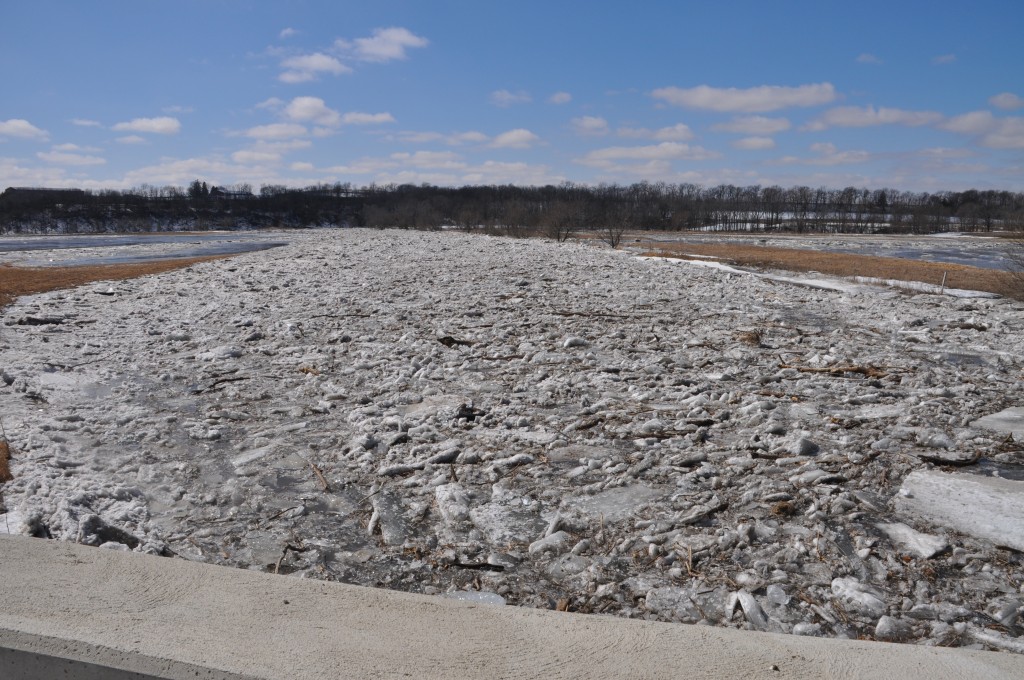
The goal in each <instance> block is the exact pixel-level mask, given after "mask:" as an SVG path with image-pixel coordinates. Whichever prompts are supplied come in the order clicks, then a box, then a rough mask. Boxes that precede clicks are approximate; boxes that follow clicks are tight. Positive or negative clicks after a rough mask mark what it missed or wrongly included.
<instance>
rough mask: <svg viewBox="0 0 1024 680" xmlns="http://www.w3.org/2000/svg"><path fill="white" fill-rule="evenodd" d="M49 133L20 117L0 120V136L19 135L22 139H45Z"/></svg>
mask: <svg viewBox="0 0 1024 680" xmlns="http://www.w3.org/2000/svg"><path fill="white" fill-rule="evenodd" d="M48 136H49V135H47V134H46V131H45V130H40V129H39V128H37V127H36V126H35V125H33V124H32V123H30V122H28V121H27V120H24V119H22V118H11V119H10V120H0V137H19V138H22V139H46V138H47V137H48Z"/></svg>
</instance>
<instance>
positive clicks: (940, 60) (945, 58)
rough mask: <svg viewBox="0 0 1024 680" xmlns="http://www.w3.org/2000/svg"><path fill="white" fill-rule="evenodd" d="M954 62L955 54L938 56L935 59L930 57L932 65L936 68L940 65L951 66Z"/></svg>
mask: <svg viewBox="0 0 1024 680" xmlns="http://www.w3.org/2000/svg"><path fill="white" fill-rule="evenodd" d="M954 61H956V55H955V54H940V55H939V56H937V57H932V63H933V64H935V65H936V66H941V65H942V64H952V63H953V62H954Z"/></svg>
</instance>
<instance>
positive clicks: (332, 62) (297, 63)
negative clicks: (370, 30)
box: [277, 52, 352, 83]
mask: <svg viewBox="0 0 1024 680" xmlns="http://www.w3.org/2000/svg"><path fill="white" fill-rule="evenodd" d="M281 66H282V67H284V68H286V69H288V70H286V71H285V72H284V73H282V74H281V75H279V76H278V77H277V78H278V80H280V81H281V82H284V83H305V82H309V81H310V80H316V78H317V77H318V76H319V74H321V73H330V74H331V75H335V76H337V75H341V74H342V73H351V72H352V69H350V68H349V67H348V66H345V65H344V64H342V63H341V62H340V61H338V60H337V59H335V58H334V57H332V56H330V55H328V54H324V53H323V52H315V53H314V54H306V55H303V56H298V57H289V58H288V59H285V60H284V61H282V62H281Z"/></svg>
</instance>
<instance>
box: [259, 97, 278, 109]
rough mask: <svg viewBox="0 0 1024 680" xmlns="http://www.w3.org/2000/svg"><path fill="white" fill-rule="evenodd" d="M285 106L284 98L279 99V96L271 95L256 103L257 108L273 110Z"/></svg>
mask: <svg viewBox="0 0 1024 680" xmlns="http://www.w3.org/2000/svg"><path fill="white" fill-rule="evenodd" d="M282 106H284V100H283V99H278V98H277V97H271V98H270V99H264V100H263V101H261V102H260V103H259V104H257V105H256V108H257V109H269V110H271V111H277V110H278V109H280V108H281V107H282Z"/></svg>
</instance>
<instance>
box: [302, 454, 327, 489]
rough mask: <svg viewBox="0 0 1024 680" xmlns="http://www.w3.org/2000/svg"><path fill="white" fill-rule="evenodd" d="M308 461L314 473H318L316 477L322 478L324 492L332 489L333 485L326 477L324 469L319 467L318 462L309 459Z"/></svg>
mask: <svg viewBox="0 0 1024 680" xmlns="http://www.w3.org/2000/svg"><path fill="white" fill-rule="evenodd" d="M306 463H308V464H309V467H310V469H311V470H312V471H313V474H315V475H316V478H317V479H318V480H320V488H321V489H322V490H323V491H324V493H326V492H328V491H330V490H331V485H330V484H328V483H327V478H326V477H324V473H323V471H322V470H321V469H320V468H319V467H317V465H316V463H314V462H313V461H311V460H307V461H306Z"/></svg>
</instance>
